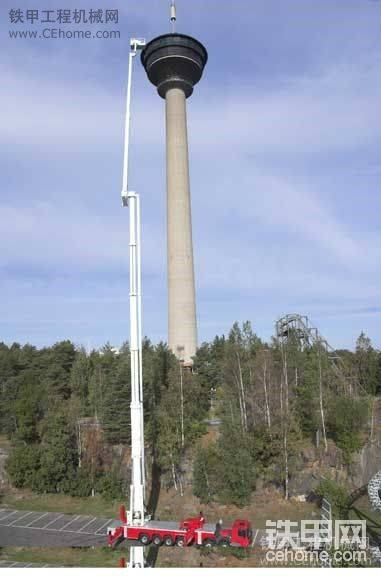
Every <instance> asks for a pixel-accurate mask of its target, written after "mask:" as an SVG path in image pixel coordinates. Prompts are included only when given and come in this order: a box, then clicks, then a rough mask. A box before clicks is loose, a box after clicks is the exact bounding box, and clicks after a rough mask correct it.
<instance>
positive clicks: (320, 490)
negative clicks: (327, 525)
mask: <svg viewBox="0 0 381 576" xmlns="http://www.w3.org/2000/svg"><path fill="white" fill-rule="evenodd" d="M316 494H317V495H318V496H321V497H322V498H325V499H326V500H328V502H329V503H330V504H331V506H332V512H333V515H334V516H335V517H336V518H339V519H345V518H346V517H347V515H348V499H349V493H348V491H347V490H346V489H345V488H344V487H343V486H339V484H337V483H336V482H334V481H333V480H331V479H330V478H326V479H324V480H321V481H320V484H319V486H318V487H317V489H316Z"/></svg>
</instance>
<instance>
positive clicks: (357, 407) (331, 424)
mask: <svg viewBox="0 0 381 576" xmlns="http://www.w3.org/2000/svg"><path fill="white" fill-rule="evenodd" d="M367 416H368V405H367V403H366V401H364V400H356V399H354V398H346V397H336V398H333V399H332V401H331V403H330V410H329V412H328V418H327V432H328V435H329V436H330V437H331V438H333V440H334V441H335V443H336V445H337V446H338V447H339V448H341V450H342V451H343V456H344V459H345V461H346V463H348V464H349V463H350V461H351V457H352V454H354V453H355V452H357V451H358V450H359V449H360V448H361V445H362V442H361V435H360V433H361V429H363V428H364V426H365V423H366V421H367Z"/></svg>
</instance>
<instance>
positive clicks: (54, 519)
mask: <svg viewBox="0 0 381 576" xmlns="http://www.w3.org/2000/svg"><path fill="white" fill-rule="evenodd" d="M64 516H65V514H59V516H57V518H53V520H51V521H50V522H49V523H48V524H45V526H43V527H42V528H41V530H45V529H46V528H47V527H48V526H50V525H51V524H54V522H57V520H59V519H60V518H63V517H64ZM51 530H54V528H51Z"/></svg>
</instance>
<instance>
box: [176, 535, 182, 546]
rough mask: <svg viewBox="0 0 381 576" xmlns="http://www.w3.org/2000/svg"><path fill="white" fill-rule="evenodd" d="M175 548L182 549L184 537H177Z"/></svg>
mask: <svg viewBox="0 0 381 576" xmlns="http://www.w3.org/2000/svg"><path fill="white" fill-rule="evenodd" d="M176 546H178V547H179V548H184V536H179V537H178V538H176Z"/></svg>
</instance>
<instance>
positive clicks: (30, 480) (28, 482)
mask: <svg viewBox="0 0 381 576" xmlns="http://www.w3.org/2000/svg"><path fill="white" fill-rule="evenodd" d="M40 458H41V450H40V447H39V446H38V445H35V444H29V445H25V444H18V445H17V446H15V448H14V449H13V450H12V452H11V453H10V455H9V457H8V458H7V461H6V471H7V474H8V476H9V478H10V480H11V482H12V484H13V486H15V487H16V488H26V487H28V488H33V487H34V486H35V481H36V475H37V473H38V471H39V469H40Z"/></svg>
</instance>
